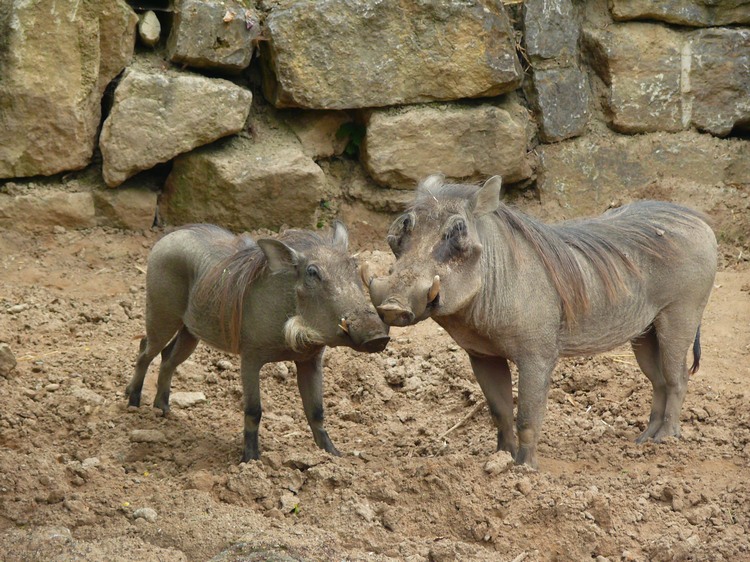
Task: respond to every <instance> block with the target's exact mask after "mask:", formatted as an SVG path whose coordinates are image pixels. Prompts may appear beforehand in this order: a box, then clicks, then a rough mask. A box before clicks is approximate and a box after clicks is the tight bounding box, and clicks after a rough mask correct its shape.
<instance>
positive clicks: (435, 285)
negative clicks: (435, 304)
mask: <svg viewBox="0 0 750 562" xmlns="http://www.w3.org/2000/svg"><path fill="white" fill-rule="evenodd" d="M439 292H440V276H439V275H436V276H435V278H434V279H433V280H432V287H430V292H429V293H427V302H432V301H434V300H435V297H437V296H438V293H439Z"/></svg>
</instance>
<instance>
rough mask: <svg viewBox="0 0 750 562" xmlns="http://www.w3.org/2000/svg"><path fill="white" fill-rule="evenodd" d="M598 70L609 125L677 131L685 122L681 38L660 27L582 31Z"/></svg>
mask: <svg viewBox="0 0 750 562" xmlns="http://www.w3.org/2000/svg"><path fill="white" fill-rule="evenodd" d="M584 42H585V44H586V46H587V49H588V51H589V54H590V59H591V63H592V65H593V67H594V70H596V72H597V74H598V75H599V76H600V77H601V78H602V80H603V81H604V83H605V84H606V85H607V86H608V87H609V96H608V99H607V102H606V103H607V109H608V111H609V114H610V118H611V126H612V128H614V129H615V130H616V131H619V132H623V133H643V132H649V131H679V130H681V129H683V128H685V126H686V125H687V123H686V122H684V121H683V114H682V107H681V105H682V104H681V100H682V91H681V84H682V85H684V82H682V81H681V78H682V69H683V66H682V60H683V53H682V47H683V41H682V36H681V35H680V34H679V33H677V32H675V31H672V30H670V29H667V28H666V27H664V26H661V25H655V24H647V23H628V24H622V25H613V26H610V27H609V28H608V29H607V30H604V31H602V30H593V29H587V30H584Z"/></svg>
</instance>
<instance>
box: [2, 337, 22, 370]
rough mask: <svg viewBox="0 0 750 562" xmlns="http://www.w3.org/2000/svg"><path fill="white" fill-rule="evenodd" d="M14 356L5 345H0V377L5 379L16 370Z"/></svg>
mask: <svg viewBox="0 0 750 562" xmlns="http://www.w3.org/2000/svg"><path fill="white" fill-rule="evenodd" d="M17 364H18V363H17V362H16V356H15V355H13V351H11V349H10V346H9V345H8V344H7V343H0V377H7V376H8V375H9V374H10V372H11V371H12V370H13V369H15V368H16V365H17Z"/></svg>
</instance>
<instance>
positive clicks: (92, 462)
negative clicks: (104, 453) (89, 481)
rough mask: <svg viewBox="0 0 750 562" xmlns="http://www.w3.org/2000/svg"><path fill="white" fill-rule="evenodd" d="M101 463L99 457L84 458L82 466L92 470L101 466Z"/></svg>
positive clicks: (84, 468)
mask: <svg viewBox="0 0 750 562" xmlns="http://www.w3.org/2000/svg"><path fill="white" fill-rule="evenodd" d="M99 463H100V461H99V457H89V458H87V459H83V461H82V462H81V466H82V467H83V470H90V469H92V468H96V467H97V466H99Z"/></svg>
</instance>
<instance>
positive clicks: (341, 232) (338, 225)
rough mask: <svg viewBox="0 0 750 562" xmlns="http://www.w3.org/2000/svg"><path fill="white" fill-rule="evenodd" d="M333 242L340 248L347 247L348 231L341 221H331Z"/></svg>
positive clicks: (345, 248)
mask: <svg viewBox="0 0 750 562" xmlns="http://www.w3.org/2000/svg"><path fill="white" fill-rule="evenodd" d="M333 243H334V245H336V246H339V247H340V248H341V249H342V250H344V251H346V250H348V249H349V231H348V230H347V229H346V226H345V225H344V223H343V222H341V221H338V220H337V221H333Z"/></svg>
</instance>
